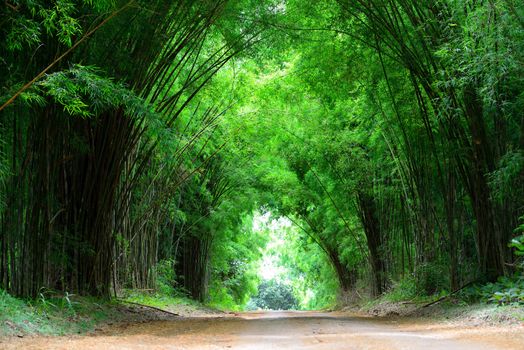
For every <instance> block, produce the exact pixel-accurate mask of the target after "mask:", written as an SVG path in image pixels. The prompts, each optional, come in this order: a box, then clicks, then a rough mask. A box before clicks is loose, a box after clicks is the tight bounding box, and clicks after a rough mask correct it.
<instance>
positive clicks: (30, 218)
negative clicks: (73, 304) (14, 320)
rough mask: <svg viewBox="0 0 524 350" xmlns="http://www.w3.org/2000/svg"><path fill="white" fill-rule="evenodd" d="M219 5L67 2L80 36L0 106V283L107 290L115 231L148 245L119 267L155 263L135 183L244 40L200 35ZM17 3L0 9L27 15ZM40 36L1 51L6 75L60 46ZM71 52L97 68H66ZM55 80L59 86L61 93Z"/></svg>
mask: <svg viewBox="0 0 524 350" xmlns="http://www.w3.org/2000/svg"><path fill="white" fill-rule="evenodd" d="M225 4H226V1H225V0H224V1H216V2H207V1H198V2H194V1H185V0H184V1H176V2H172V1H167V0H165V1H163V0H158V1H153V2H151V1H133V0H132V1H118V2H117V4H116V5H115V6H116V9H115V10H113V12H111V11H110V12H109V14H108V13H107V12H103V11H102V10H100V13H99V14H100V16H99V17H94V16H92V14H93V9H92V8H90V7H88V6H87V5H86V7H85V8H80V9H77V11H78V13H77V14H78V18H79V20H78V23H79V25H81V27H82V28H85V31H86V32H89V31H91V30H92V32H90V33H91V36H90V38H88V39H87V40H85V41H84V42H82V44H81V45H79V46H78V47H75V50H74V51H73V52H72V53H71V54H69V55H68V56H65V57H64V58H62V59H60V60H58V61H56V62H55V64H54V65H53V67H52V69H51V70H49V71H48V73H53V72H57V73H59V72H60V71H64V72H69V73H66V74H63V75H60V76H59V78H60V79H61V80H60V81H59V82H58V83H57V84H58V85H54V86H53V85H52V84H51V83H49V84H48V85H45V84H43V85H42V86H41V87H39V88H38V89H36V90H31V91H30V92H29V91H28V92H27V93H26V94H25V95H24V96H25V97H24V99H23V101H21V100H20V99H19V101H16V102H15V103H13V104H12V105H11V106H9V107H8V108H6V109H3V110H2V111H1V112H0V113H2V114H1V125H2V140H6V141H5V142H3V143H2V144H1V147H2V155H5V159H6V161H5V162H4V164H8V166H9V173H10V174H9V175H8V176H6V178H5V186H4V189H5V190H6V191H5V193H6V195H5V207H4V210H3V211H2V213H1V222H0V230H1V231H0V261H1V263H2V264H1V266H2V267H1V269H0V288H3V289H6V290H8V291H9V292H11V293H13V294H16V295H22V296H34V295H36V294H38V293H39V292H40V291H41V288H43V287H45V288H52V289H59V290H68V291H75V292H80V293H89V294H97V295H106V296H107V295H109V292H110V286H111V284H112V283H113V284H114V283H118V282H117V281H116V280H115V278H116V277H118V276H116V275H115V274H114V273H113V272H114V268H115V265H116V264H119V262H118V261H119V260H118V259H117V257H120V256H121V255H122V254H123V252H122V250H121V247H119V246H118V245H117V246H115V240H116V239H117V237H123V239H124V240H125V241H126V242H128V243H127V244H131V245H133V244H139V245H143V244H146V245H147V246H148V247H149V249H150V250H149V251H148V252H147V253H145V254H146V255H147V257H144V258H143V259H142V258H140V256H138V257H134V256H133V257H131V259H135V258H137V259H138V260H137V261H140V262H139V263H137V264H136V265H138V266H136V265H135V267H133V264H131V263H130V264H129V265H130V266H128V267H129V268H131V269H135V270H136V269H139V268H140V269H144V267H143V266H142V265H147V266H146V267H145V269H146V270H148V269H150V265H152V264H154V262H155V256H156V249H157V247H156V246H157V245H158V242H157V241H155V239H156V238H155V237H156V234H157V233H156V232H154V231H156V229H155V227H154V224H153V227H151V226H147V225H145V224H144V223H145V222H147V221H150V220H151V218H152V217H157V222H159V221H160V220H159V219H158V218H159V217H160V216H161V215H160V214H161V211H159V210H157V209H155V210H153V211H152V213H151V208H146V209H144V210H143V211H142V212H139V213H135V215H131V214H132V208H133V207H136V208H138V207H140V205H139V202H140V201H141V200H145V199H146V198H147V197H144V198H140V197H137V196H136V194H137V192H136V191H134V189H135V188H137V186H138V184H139V183H140V182H141V181H142V180H144V178H143V177H142V175H143V174H145V172H146V170H147V169H148V166H149V165H150V164H151V162H152V161H153V160H152V156H153V155H154V150H155V147H156V146H157V145H158V143H159V139H160V137H161V133H162V132H163V131H162V130H168V129H166V128H170V127H172V126H173V123H174V122H175V120H176V119H177V117H178V116H179V115H180V114H181V113H182V112H183V111H184V110H185V109H186V108H187V107H188V106H189V105H190V102H191V101H192V100H193V99H194V98H195V97H196V96H197V95H198V92H199V91H200V90H201V89H202V87H203V86H205V85H206V83H207V82H209V80H210V78H211V77H212V76H213V75H214V74H215V73H216V72H217V71H218V70H219V69H220V68H221V67H222V66H223V65H224V64H225V63H226V62H227V61H228V60H229V59H231V57H233V56H234V55H235V54H236V53H237V52H238V51H239V50H240V49H241V48H242V47H244V46H243V45H244V44H245V43H246V42H249V40H250V39H248V40H245V41H244V42H243V43H244V44H242V45H240V44H239V43H240V41H241V40H244V39H245V38H244V37H243V38H239V42H236V43H233V44H231V45H226V44H224V45H221V46H220V47H218V48H214V51H212V50H211V49H209V48H208V47H206V46H205V45H206V43H208V41H207V38H208V37H209V35H210V33H211V31H210V28H211V26H212V25H213V24H214V23H215V22H216V21H217V19H218V18H219V16H220V14H221V13H222V11H223V9H224V6H225ZM28 6H29V5H27V6H26V5H23V6H21V7H20V8H18V9H14V10H9V9H8V10H6V11H7V12H6V13H3V15H4V16H7V17H9V16H11V17H13V18H14V17H17V16H25V17H27V18H32V17H31V16H33V14H32V12H31V11H30V8H29V7H28ZM107 8H109V5H108V7H106V8H104V9H103V10H107ZM10 11H11V12H10ZM13 11H14V12H13ZM93 28H94V30H93ZM3 33H4V32H3ZM4 34H6V33H4ZM246 36H247V34H246ZM253 38H254V37H253ZM42 42H43V43H45V45H44V46H43V47H42V48H39V50H37V51H35V53H34V54H33V55H27V54H26V52H20V51H17V50H11V51H9V54H10V55H12V57H5V59H6V60H10V62H18V69H17V70H16V72H15V73H16V74H17V75H15V74H12V76H14V77H15V78H13V80H14V79H19V80H20V81H29V80H31V79H32V78H33V77H35V76H37V74H38V73H40V72H41V71H42V69H43V68H44V67H46V66H47V65H49V63H50V62H53V61H54V60H55V58H56V57H57V54H56V53H57V52H58V53H60V52H65V51H66V49H67V46H68V45H67V42H63V41H60V40H59V39H58V38H57V37H55V36H52V35H48V36H44V37H43V38H42ZM76 62H81V63H82V65H87V66H96V67H98V69H97V70H93V69H87V70H83V69H82V68H81V67H80V68H73V69H72V70H71V72H73V73H71V72H70V71H68V69H70V68H71V67H74V66H73V64H74V63H76ZM1 69H2V70H3V72H2V73H5V74H6V75H4V74H3V76H7V74H9V73H13V72H10V70H12V69H13V68H12V66H8V65H2V67H1ZM86 71H87V73H86ZM103 75H107V76H110V77H113V78H114V79H115V80H114V81H117V82H119V83H120V82H121V83H122V84H124V85H125V87H123V86H121V85H118V84H117V83H113V82H111V81H108V80H107V79H104V78H103V77H102V76H103ZM55 78H56V77H55ZM42 79H43V80H45V79H46V78H45V77H43V78H42ZM15 82H16V80H15ZM80 84H83V85H82V87H81V88H80V89H77V88H76V86H79V85H80ZM35 85H36V84H35ZM64 89H65V91H66V92H67V93H68V94H66V95H60V93H61V92H63V91H64ZM3 93H5V94H6V95H8V94H9V93H10V91H7V92H6V91H3ZM38 94H43V96H44V99H42V98H36V97H35V96H37V95H38ZM64 96H65V97H64ZM68 98H70V100H69V99H68ZM24 101H25V103H24ZM35 101H36V102H35ZM84 102H86V103H84ZM74 103H76V105H75V104H74ZM82 103H83V104H82ZM35 104H36V105H35ZM86 111H87V112H86ZM84 112H86V113H85V114H84ZM88 114H89V115H88ZM81 116H83V117H81ZM177 174H178V173H177V172H173V173H172V175H174V176H176V175H177ZM145 180H146V181H147V177H146V178H145ZM153 221H154V220H153ZM151 232H154V233H151ZM148 235H149V236H150V237H151V238H150V239H146V238H144V237H149V236H148ZM136 237H139V238H138V239H136ZM144 239H145V240H146V243H144ZM133 249H135V250H136V249H137V248H133ZM138 251H139V252H141V251H140V249H138ZM140 279H141V280H140V281H139V284H143V283H145V282H143V281H142V280H144V281H145V280H148V279H149V280H150V278H149V277H147V276H141V277H140Z"/></svg>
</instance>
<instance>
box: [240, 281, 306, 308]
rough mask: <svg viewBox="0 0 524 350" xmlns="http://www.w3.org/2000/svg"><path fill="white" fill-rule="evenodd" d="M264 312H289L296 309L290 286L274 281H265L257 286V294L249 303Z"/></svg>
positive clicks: (296, 304) (296, 301)
mask: <svg viewBox="0 0 524 350" xmlns="http://www.w3.org/2000/svg"><path fill="white" fill-rule="evenodd" d="M250 304H251V305H252V306H255V307H257V308H260V309H264V310H290V309H297V308H298V300H297V299H296V297H295V295H294V293H293V289H292V288H291V286H289V285H287V284H285V283H282V282H279V281H276V280H274V279H273V280H266V281H263V282H262V283H261V284H260V285H259V286H258V294H257V296H256V297H254V298H253V299H252V301H251V303H250Z"/></svg>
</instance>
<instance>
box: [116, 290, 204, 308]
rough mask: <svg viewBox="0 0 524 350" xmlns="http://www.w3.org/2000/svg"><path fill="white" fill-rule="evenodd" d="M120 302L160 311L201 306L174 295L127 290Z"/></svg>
mask: <svg viewBox="0 0 524 350" xmlns="http://www.w3.org/2000/svg"><path fill="white" fill-rule="evenodd" d="M122 300H123V301H129V302H133V303H138V304H143V305H148V306H154V307H158V308H161V309H169V307H171V306H173V305H183V306H192V307H195V308H198V307H200V306H201V304H200V303H199V302H197V301H195V300H192V299H190V298H188V297H186V296H184V295H178V294H176V293H169V294H164V293H158V292H153V293H147V292H142V291H133V290H128V291H125V292H124V296H123V298H122Z"/></svg>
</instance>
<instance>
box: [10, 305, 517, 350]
mask: <svg viewBox="0 0 524 350" xmlns="http://www.w3.org/2000/svg"><path fill="white" fill-rule="evenodd" d="M160 314H162V313H161V312H159V314H158V317H159V319H156V320H150V319H148V318H144V319H142V320H135V321H133V322H125V323H119V324H113V325H105V326H103V327H102V328H100V329H98V330H97V331H96V332H94V334H90V335H84V336H67V337H25V338H22V339H19V338H6V339H3V340H1V339H0V349H79V350H87V349H247V350H249V349H282V350H284V349H326V350H327V349H329V350H337V349H370V350H373V349H424V350H431V349H446V350H455V349H456V350H459V349H509V350H511V349H515V350H517V349H519V350H521V349H522V348H523V345H522V344H524V325H523V324H522V323H521V322H519V323H515V324H507V323H500V324H495V325H486V324H482V325H476V326H475V325H471V324H469V323H468V322H467V321H466V322H465V323H463V324H461V323H460V322H461V321H456V320H455V321H454V322H443V321H441V320H439V321H434V320H433V321H432V320H430V319H429V318H423V319H422V320H421V319H418V318H410V317H393V318H391V317H373V316H362V315H356V314H351V313H348V312H283V311H271V312H252V313H236V314H217V313H214V314H206V315H200V316H191V317H177V316H173V315H168V314H165V313H164V314H163V315H160Z"/></svg>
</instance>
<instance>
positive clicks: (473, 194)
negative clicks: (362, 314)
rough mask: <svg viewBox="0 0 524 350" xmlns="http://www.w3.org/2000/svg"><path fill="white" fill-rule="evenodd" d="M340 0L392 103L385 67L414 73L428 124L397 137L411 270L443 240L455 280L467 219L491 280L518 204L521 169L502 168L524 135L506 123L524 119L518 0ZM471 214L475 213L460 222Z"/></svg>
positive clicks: (501, 265) (502, 262) (503, 262)
mask: <svg viewBox="0 0 524 350" xmlns="http://www.w3.org/2000/svg"><path fill="white" fill-rule="evenodd" d="M339 4H340V5H341V9H342V11H343V13H345V14H346V15H349V17H350V18H353V19H354V20H355V21H356V22H354V23H357V24H356V25H354V26H353V30H354V31H353V33H354V34H355V35H357V36H360V37H361V38H363V40H364V41H367V42H368V43H370V47H372V48H373V49H374V50H375V51H376V53H377V55H378V56H379V59H380V62H381V64H382V68H383V73H384V79H385V80H386V83H387V86H388V88H389V95H390V98H391V99H392V102H393V105H394V106H395V105H396V103H397V101H395V98H396V93H395V91H394V85H393V84H392V83H391V81H390V76H391V75H392V74H393V72H392V69H396V68H395V65H396V64H397V63H400V64H401V65H402V66H403V67H404V68H405V69H406V70H407V72H408V74H409V77H410V79H411V81H412V88H413V93H414V95H415V97H416V100H417V103H418V106H419V120H420V122H421V123H422V125H423V126H424V133H423V134H419V135H424V137H422V138H420V139H419V138H416V139H412V138H411V139H410V138H408V137H402V136H401V137H400V139H398V141H397V142H399V146H400V149H402V150H403V152H402V153H403V155H405V157H406V159H405V160H403V162H402V169H400V170H401V173H405V174H407V176H406V177H405V178H406V179H407V180H408V181H407V183H406V184H405V185H404V186H405V187H406V188H405V189H406V190H405V197H406V198H404V199H402V201H403V202H404V203H409V205H410V207H409V208H408V210H409V214H408V215H409V216H411V217H412V218H413V221H412V222H413V231H414V232H413V235H414V244H415V253H416V266H415V270H417V266H418V267H424V266H425V265H427V264H431V263H432V262H433V261H435V259H436V257H437V256H438V254H437V253H436V251H437V250H439V249H442V243H441V242H444V247H443V249H444V251H445V252H446V254H447V256H448V259H449V262H450V264H449V266H450V271H449V274H450V282H451V288H452V289H456V288H457V287H458V284H459V281H460V279H461V277H460V276H459V273H460V271H459V270H460V268H459V266H458V265H459V261H458V257H459V255H460V249H466V250H472V249H471V248H468V247H466V248H464V247H461V244H460V237H461V236H464V234H465V233H464V231H463V229H464V226H465V225H469V224H473V227H474V230H475V233H474V242H475V247H474V248H475V250H476V258H477V259H478V264H477V267H478V271H479V272H480V274H481V275H482V276H484V277H485V278H488V279H491V280H492V279H494V278H496V277H497V276H499V275H502V274H504V273H507V272H508V266H510V265H511V261H510V259H511V258H510V254H509V249H508V248H507V242H508V241H509V239H510V237H511V235H512V231H513V229H514V228H515V227H516V226H517V220H518V217H519V215H521V214H522V213H520V212H519V210H522V206H523V199H522V195H521V194H522V190H521V189H522V188H523V183H522V179H523V178H522V174H519V173H518V172H517V173H515V174H512V176H511V177H510V178H507V177H506V178H504V180H502V179H501V178H500V175H501V173H502V172H503V170H504V168H506V169H507V167H511V166H512V165H510V164H514V165H516V164H515V162H516V160H515V159H516V158H515V155H516V154H519V152H521V147H522V146H521V145H522V139H523V137H524V135H523V134H522V133H521V134H515V135H510V134H508V132H507V130H509V127H510V125H513V126H515V125H522V122H523V119H522V114H521V113H520V112H518V111H517V109H516V108H515V107H516V106H517V105H518V104H517V103H515V101H518V98H519V96H518V94H519V93H518V92H517V90H518V88H517V86H520V89H521V88H522V80H521V79H519V78H518V77H521V76H522V68H521V67H517V66H515V65H513V64H512V63H511V62H514V61H518V60H519V59H521V56H519V49H518V47H516V46H515V45H516V43H518V40H517V39H518V38H519V35H518V33H519V31H521V29H522V28H519V27H518V26H519V23H522V22H521V21H520V22H519V21H518V20H514V19H515V16H517V17H518V16H519V13H518V11H516V10H515V7H514V4H513V5H512V2H511V1H508V2H497V3H495V2H491V1H486V2H482V3H478V2H474V1H464V2H463V4H462V5H457V4H455V3H452V2H448V1H434V2H421V1H404V0H402V1H400V0H398V1H382V0H372V1H360V0H350V1H347V0H339ZM517 19H518V18H517ZM459 23H460V24H459ZM470 53H471V54H470ZM510 72H511V73H510ZM515 77H516V78H515ZM494 82H496V83H494ZM395 112H396V113H397V117H398V120H397V121H396V124H397V127H399V128H400V130H401V131H402V133H401V135H408V134H411V133H407V132H406V128H407V127H409V125H406V124H403V120H406V119H407V117H406V116H402V115H400V114H401V111H399V110H398V109H396V110H395ZM388 137H389V138H391V139H393V140H394V139H395V137H396V136H395V135H394V134H390V135H388ZM519 149H520V151H519ZM517 158H518V156H517ZM512 159H513V160H512ZM512 162H513V163H512ZM509 188H513V189H515V190H516V191H517V192H518V193H519V194H520V198H519V195H517V196H515V195H513V194H512V193H511V191H508V189H509ZM462 193H464V194H465V195H463V194H462ZM469 216H471V218H472V219H471V220H469V222H465V221H467V220H468V219H467V217H469ZM442 218H443V219H442ZM464 282H467V281H464Z"/></svg>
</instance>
